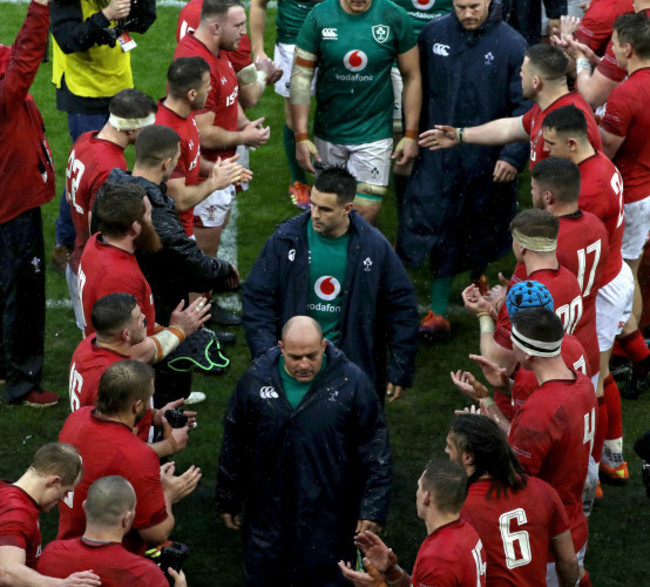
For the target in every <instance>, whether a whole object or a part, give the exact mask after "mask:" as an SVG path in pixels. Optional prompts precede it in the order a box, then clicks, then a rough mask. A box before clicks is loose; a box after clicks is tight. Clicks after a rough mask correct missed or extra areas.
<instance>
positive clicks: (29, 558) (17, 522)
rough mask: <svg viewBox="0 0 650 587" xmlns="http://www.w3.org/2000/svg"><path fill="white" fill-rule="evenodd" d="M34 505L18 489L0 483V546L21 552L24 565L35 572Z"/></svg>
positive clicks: (37, 550)
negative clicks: (11, 547)
mask: <svg viewBox="0 0 650 587" xmlns="http://www.w3.org/2000/svg"><path fill="white" fill-rule="evenodd" d="M39 513H40V509H39V507H38V504H37V503H36V502H35V501H34V500H33V499H32V498H31V497H30V496H29V495H27V493H25V492H24V491H23V490H22V489H21V488H20V487H16V486H15V485H12V484H11V483H9V482H8V481H0V546H15V547H16V548H21V549H22V550H24V551H25V564H26V565H27V566H28V567H30V568H32V569H35V568H36V562H37V560H38V556H39V554H40V550H41V527H40V523H39V521H38V515H39Z"/></svg>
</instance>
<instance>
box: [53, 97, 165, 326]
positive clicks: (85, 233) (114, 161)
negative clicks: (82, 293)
mask: <svg viewBox="0 0 650 587" xmlns="http://www.w3.org/2000/svg"><path fill="white" fill-rule="evenodd" d="M109 111H110V116H109V118H108V121H107V122H106V124H105V125H104V126H103V127H102V129H101V130H99V131H91V132H87V133H84V134H82V135H81V136H80V137H79V138H78V139H77V140H76V141H75V142H74V144H73V145H72V149H71V150H70V155H69V157H68V165H67V168H66V174H65V176H66V182H65V188H66V189H65V192H66V197H67V198H68V201H69V202H70V212H71V215H72V222H73V224H74V228H75V232H76V235H77V236H76V239H75V243H74V250H73V251H72V253H71V255H70V258H69V259H68V268H67V269H66V279H67V281H68V291H69V292H70V298H71V299H72V307H73V308H74V313H75V318H76V320H77V326H78V327H79V328H80V329H81V330H83V329H84V322H83V310H82V308H81V302H80V300H79V283H78V273H79V262H80V261H81V254H82V253H83V250H84V247H85V246H86V243H87V242H88V239H89V238H90V221H91V213H92V209H93V204H94V203H95V197H96V196H97V192H98V191H99V188H101V187H102V185H103V184H104V182H105V181H106V180H107V179H108V174H109V173H110V172H111V171H113V169H115V168H116V167H119V168H121V169H125V170H126V169H127V166H126V159H125V158H124V149H126V147H127V146H128V145H132V144H134V143H135V139H136V138H137V137H138V134H139V133H140V130H141V129H142V128H144V127H145V126H148V125H150V124H153V123H154V116H155V113H156V103H155V102H154V101H153V100H152V99H151V98H150V97H149V96H147V95H146V94H143V93H142V92H139V91H138V90H133V89H130V90H122V91H121V92H119V93H118V94H116V95H115V96H114V97H113V98H112V99H111V102H110V104H109Z"/></svg>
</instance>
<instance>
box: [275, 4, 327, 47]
mask: <svg viewBox="0 0 650 587" xmlns="http://www.w3.org/2000/svg"><path fill="white" fill-rule="evenodd" d="M318 1H319V0H280V1H279V2H278V13H277V16H276V18H275V24H276V26H277V28H278V35H277V38H276V42H277V43H287V44H290V45H295V44H296V40H297V39H298V33H299V32H300V27H301V26H302V23H303V22H305V18H306V16H307V15H308V14H309V11H310V10H311V9H312V8H313V7H314V6H315V5H316V4H318Z"/></svg>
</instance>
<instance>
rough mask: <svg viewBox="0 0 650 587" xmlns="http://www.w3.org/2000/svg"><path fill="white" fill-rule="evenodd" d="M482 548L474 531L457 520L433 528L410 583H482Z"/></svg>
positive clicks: (447, 585)
mask: <svg viewBox="0 0 650 587" xmlns="http://www.w3.org/2000/svg"><path fill="white" fill-rule="evenodd" d="M485 569H486V563H485V549H484V548H483V545H482V543H481V539H480V538H479V535H478V534H477V533H476V530H475V529H474V528H473V527H472V526H471V525H470V524H467V523H466V522H465V521H464V520H456V521H455V522H451V523H449V524H446V525H444V526H441V527H440V528H438V529H436V530H434V531H433V532H432V533H431V534H429V536H427V537H426V538H425V540H424V542H423V543H422V545H421V546H420V550H419V551H418V556H417V558H416V559H415V564H414V565H413V574H412V576H411V584H412V585H435V586H436V587H456V586H458V585H472V586H474V585H477V586H478V585H481V586H485Z"/></svg>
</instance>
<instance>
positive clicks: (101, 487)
mask: <svg viewBox="0 0 650 587" xmlns="http://www.w3.org/2000/svg"><path fill="white" fill-rule="evenodd" d="M135 505H136V497H135V491H134V490H133V487H132V485H131V484H130V483H129V482H128V481H127V480H126V479H125V478H124V477H120V476H118V475H111V476H110V477H102V478H101V479H97V481H95V482H94V483H93V484H92V485H91V486H90V489H89V490H88V497H87V498H86V501H85V502H84V506H83V507H84V511H85V512H86V521H87V523H88V525H89V526H91V527H93V528H95V529H98V528H107V529H108V528H115V527H119V526H120V525H121V523H122V520H123V518H124V516H125V514H128V513H129V512H134V511H135ZM127 530H128V528H127Z"/></svg>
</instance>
